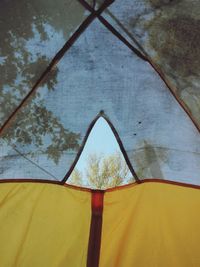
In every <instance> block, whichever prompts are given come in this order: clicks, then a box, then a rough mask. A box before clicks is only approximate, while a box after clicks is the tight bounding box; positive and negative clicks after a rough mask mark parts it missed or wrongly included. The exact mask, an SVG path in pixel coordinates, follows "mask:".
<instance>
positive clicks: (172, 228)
mask: <svg viewBox="0 0 200 267" xmlns="http://www.w3.org/2000/svg"><path fill="white" fill-rule="evenodd" d="M199 207H200V191H199V190H197V189H193V188H186V187H183V186H177V185H172V184H164V183H156V182H152V183H148V182H147V183H143V184H141V185H137V186H131V187H127V188H126V189H123V190H116V191H113V192H109V193H108V194H106V195H105V205H104V220H103V233H102V247H101V258H100V266H102V267H133V266H136V267H147V266H148V267H161V266H162V267H192V266H194V267H197V266H200V253H199V244H200V227H199V226H200V214H199Z"/></svg>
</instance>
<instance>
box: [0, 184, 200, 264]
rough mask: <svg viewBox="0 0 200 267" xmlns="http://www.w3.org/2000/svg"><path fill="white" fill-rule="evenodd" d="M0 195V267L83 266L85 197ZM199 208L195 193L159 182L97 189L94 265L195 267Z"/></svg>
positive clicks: (2, 188)
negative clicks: (98, 231)
mask: <svg viewBox="0 0 200 267" xmlns="http://www.w3.org/2000/svg"><path fill="white" fill-rule="evenodd" d="M0 192H1V193H0V266H2V267H15V266H20V267H36V266H37V267H46V266H48V267H64V266H69V267H85V266H87V254H88V241H89V239H90V225H91V217H92V212H91V210H92V209H91V200H92V198H91V196H92V191H89V190H88V191H87V190H81V189H75V188H72V187H68V186H64V185H63V186H62V185H56V184H48V183H37V182H19V183H17V182H6V183H2V184H0ZM199 206H200V191H199V189H195V188H192V187H185V186H180V185H175V184H169V183H167V182H165V183H161V182H159V181H157V182H154V181H152V182H143V183H141V184H133V185H130V186H125V187H121V188H118V189H115V190H108V191H105V193H104V206H103V225H102V236H101V250H100V262H99V266H100V267H133V266H136V267H140V266H141V267H146V266H148V267H156V266H159V267H160V266H162V267H169V266H170V267H192V266H194V267H198V266H200V254H199V244H200V227H199V225H200V214H199Z"/></svg>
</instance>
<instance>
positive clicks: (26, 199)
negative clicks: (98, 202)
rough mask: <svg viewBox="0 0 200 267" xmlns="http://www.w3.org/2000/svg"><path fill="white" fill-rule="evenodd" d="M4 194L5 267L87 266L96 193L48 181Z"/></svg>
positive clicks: (0, 208) (0, 219)
mask: <svg viewBox="0 0 200 267" xmlns="http://www.w3.org/2000/svg"><path fill="white" fill-rule="evenodd" d="M0 190H1V191H0V192H1V193H0V266H2V267H17V266H19V267H36V266H37V267H45V266H48V267H64V266H69V267H79V266H80V267H85V266H86V261H87V246H88V239H89V228H90V218H91V214H90V213H91V211H90V206H91V194H90V193H88V192H84V191H79V190H74V189H70V188H66V187H64V186H60V185H51V184H42V183H6V184H1V185H0Z"/></svg>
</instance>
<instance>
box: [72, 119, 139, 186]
mask: <svg viewBox="0 0 200 267" xmlns="http://www.w3.org/2000/svg"><path fill="white" fill-rule="evenodd" d="M109 124H110V122H109V121H107V119H106V117H104V116H100V117H99V118H97V120H96V122H95V124H94V125H93V128H92V130H91V132H90V134H89V136H88V138H87V141H86V143H85V145H84V148H83V151H82V153H81V155H80V157H79V159H78V162H77V163H76V165H75V167H74V169H73V171H72V173H71V175H70V177H69V179H68V181H67V183H70V184H73V185H77V186H84V187H90V188H92V189H107V188H110V187H116V186H120V185H122V184H127V183H130V182H133V181H135V179H134V177H133V174H132V172H131V171H130V169H129V167H128V164H127V163H126V160H125V158H124V155H123V154H122V152H121V149H120V146H119V143H118V141H117V139H116V136H115V134H114V132H113V130H112V129H111V126H112V124H110V125H109ZM112 127H113V126H112Z"/></svg>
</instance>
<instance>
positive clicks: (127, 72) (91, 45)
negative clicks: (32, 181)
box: [4, 20, 200, 184]
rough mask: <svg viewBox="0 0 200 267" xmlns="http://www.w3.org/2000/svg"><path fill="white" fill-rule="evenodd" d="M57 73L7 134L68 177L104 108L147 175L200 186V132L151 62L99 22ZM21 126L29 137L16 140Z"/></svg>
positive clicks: (50, 168)
mask: <svg viewBox="0 0 200 267" xmlns="http://www.w3.org/2000/svg"><path fill="white" fill-rule="evenodd" d="M56 72H57V81H56V83H55V84H54V85H53V88H52V90H49V88H48V86H47V84H48V81H49V80H50V79H51V75H54V74H51V75H49V77H48V78H47V80H46V81H45V82H44V83H43V86H42V87H40V88H39V89H38V90H37V93H36V94H35V95H34V96H33V97H32V99H30V100H29V103H27V104H26V105H25V106H24V107H23V108H22V110H21V111H20V112H18V114H17V115H16V117H15V119H14V120H13V122H12V124H10V127H9V128H8V129H7V130H6V131H4V139H7V140H8V141H9V143H10V144H13V145H14V146H15V147H16V148H17V150H19V151H20V153H21V154H23V155H27V156H28V157H29V154H31V155H32V158H33V159H34V160H35V161H37V162H39V163H40V166H41V167H42V168H44V167H45V168H47V169H48V171H49V172H50V173H52V174H53V176H55V177H58V179H59V180H62V178H63V176H64V174H65V173H66V172H67V170H68V169H69V167H70V165H71V164H72V162H73V160H74V159H75V156H76V154H77V150H78V148H79V146H80V144H81V143H82V141H83V138H84V136H85V134H86V130H87V128H88V126H89V124H90V122H91V121H92V120H93V119H94V117H95V116H96V115H97V114H98V113H99V111H100V110H104V112H105V114H106V116H107V117H108V118H109V120H110V121H111V122H112V124H113V125H114V127H115V129H116V130H117V132H118V134H119V136H120V138H121V140H122V143H123V145H124V148H125V150H126V152H127V154H128V155H129V158H130V160H131V163H132V165H133V167H134V169H135V171H136V173H138V174H139V177H140V178H142V179H144V178H148V177H149V178H150V177H158V178H163V179H170V180H178V181H182V180H183V181H187V182H191V183H197V184H199V176H198V173H199V166H200V165H199V160H200V159H199V150H198V147H199V142H200V139H199V138H200V137H199V133H198V131H197V129H196V128H195V126H194V125H193V124H192V122H191V121H190V119H189V117H188V116H187V114H186V113H185V112H184V111H183V109H182V108H181V107H180V105H179V104H178V103H177V102H176V100H175V99H174V97H173V96H172V95H171V94H170V92H169V90H168V88H167V87H166V86H165V84H164V83H163V81H162V80H161V79H160V77H159V76H158V75H157V73H156V72H155V71H154V70H153V69H152V68H151V66H150V65H149V64H148V63H146V62H144V61H143V60H141V59H140V58H138V57H137V56H136V55H135V54H134V53H133V52H132V51H130V50H129V49H128V48H127V47H126V46H125V45H124V44H123V43H122V42H120V41H119V40H118V39H117V38H116V37H115V36H114V35H113V34H112V33H111V32H110V31H109V30H107V29H106V28H105V27H104V26H103V25H102V24H101V23H100V22H99V21H98V20H95V21H94V22H93V23H92V24H91V25H90V26H89V27H88V29H87V30H86V31H85V32H84V33H83V34H82V35H81V36H80V38H79V39H78V40H77V41H76V42H75V44H74V45H73V46H72V47H71V49H70V50H69V51H67V53H66V54H65V55H64V57H63V58H62V59H61V61H60V62H59V63H58V65H57V69H56ZM43 107H44V109H45V110H46V111H47V112H43V109H42V108H43ZM40 113H41V114H40ZM32 114H37V118H36V119H35V121H34V119H33V118H32ZM34 123H35V124H36V126H37V127H35V126H34ZM30 127H32V129H30ZM35 128H36V129H38V131H37V134H36V133H35V134H33V130H35ZM28 129H29V130H28ZM17 131H20V133H24V134H25V138H24V140H25V142H24V140H22V141H19V140H18V139H16V138H15V136H16V133H17ZM58 132H63V136H61V137H62V138H60V136H59V135H58ZM27 133H29V135H30V138H29V136H26V134H27ZM6 135H7V136H9V137H7V136H6ZM21 136H22V135H21ZM58 136H59V138H58ZM26 138H27V139H28V140H26ZM37 138H39V140H37ZM29 140H30V141H29ZM8 160H9V159H8ZM21 160H24V159H22V158H21ZM16 168H17V167H16ZM24 169H26V168H24ZM33 173H34V172H33ZM6 176H7V175H6V173H5V174H4V177H6ZM16 177H17V172H16ZM9 178H10V177H9ZM24 178H28V177H27V172H26V170H24ZM30 178H33V177H30ZM34 178H37V177H34ZM38 178H41V177H38Z"/></svg>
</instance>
